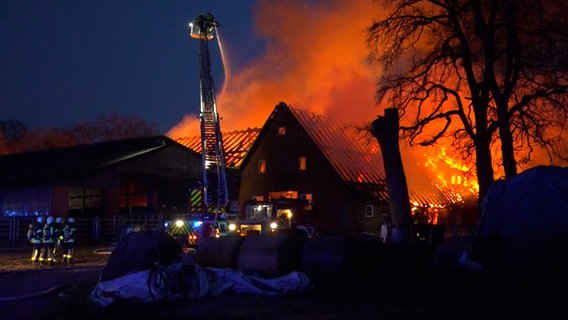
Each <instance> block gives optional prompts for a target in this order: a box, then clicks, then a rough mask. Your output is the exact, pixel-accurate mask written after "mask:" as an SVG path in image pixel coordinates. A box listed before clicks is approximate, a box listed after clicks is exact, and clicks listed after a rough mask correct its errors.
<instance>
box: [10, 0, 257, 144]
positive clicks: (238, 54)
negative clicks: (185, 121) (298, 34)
mask: <svg viewBox="0 0 568 320" xmlns="http://www.w3.org/2000/svg"><path fill="white" fill-rule="evenodd" d="M254 2H255V1H254V0H239V1H234V0H212V1H196V0H191V1H190V0H168V1H161V0H154V1H134V0H52V1H45V0H25V1H24V0H0V39H2V43H3V45H2V50H0V120H8V119H17V120H20V121H22V122H23V123H24V124H26V125H27V126H28V127H30V128H39V127H42V128H67V127H69V126H72V125H74V124H78V123H81V122H85V121H90V120H93V119H95V118H96V117H97V115H99V114H105V115H106V114H110V113H112V112H117V113H119V114H123V115H134V116H137V117H139V118H141V119H143V120H145V121H146V122H147V123H149V124H152V123H155V124H156V125H157V126H158V128H159V130H160V131H161V132H162V133H166V132H167V131H168V130H169V129H171V128H172V127H173V126H174V125H176V124H177V123H178V122H180V121H181V119H182V118H183V116H184V115H186V114H188V113H196V114H197V113H198V112H199V66H198V41H196V40H194V39H191V38H190V37H189V27H188V22H189V21H190V20H193V19H194V18H195V17H196V16H197V15H199V14H200V13H205V12H211V13H212V14H213V15H214V16H215V18H216V19H217V20H218V21H219V23H220V28H219V33H220V36H221V39H222V41H223V42H222V43H223V47H224V49H225V50H228V51H230V58H231V59H230V61H231V68H232V70H238V68H239V65H245V64H246V62H247V61H250V60H253V59H255V58H256V56H257V55H259V54H260V52H261V45H262V44H260V43H259V41H257V39H256V38H255V35H254V31H253V16H252V15H253V5H254ZM211 44H212V45H211V46H210V48H211V52H212V62H213V71H214V73H215V74H214V79H215V86H216V88H218V89H219V88H221V86H222V81H223V78H222V75H223V70H222V66H221V63H220V60H221V59H220V55H219V48H218V47H217V45H216V42H215V43H211Z"/></svg>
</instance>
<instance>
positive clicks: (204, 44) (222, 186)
mask: <svg viewBox="0 0 568 320" xmlns="http://www.w3.org/2000/svg"><path fill="white" fill-rule="evenodd" d="M189 26H190V28H191V37H192V38H194V39H198V40H199V66H200V95H201V110H200V116H199V117H200V122H201V158H202V171H203V185H202V188H203V201H204V202H205V203H204V210H206V211H207V212H208V213H211V211H214V213H215V219H214V222H215V223H217V219H218V216H219V214H221V215H222V214H223V213H226V211H227V209H228V203H229V195H228V191H227V177H226V174H225V156H224V151H223V138H222V135H221V128H220V124H219V115H218V114H217V103H216V100H215V86H214V84H213V75H212V72H211V58H210V56H209V40H211V39H213V33H214V32H215V33H216V32H217V27H218V26H219V23H218V22H217V21H216V20H215V18H214V17H213V15H211V13H207V14H200V15H199V16H197V18H196V19H195V20H194V21H192V22H191V23H190V24H189Z"/></svg>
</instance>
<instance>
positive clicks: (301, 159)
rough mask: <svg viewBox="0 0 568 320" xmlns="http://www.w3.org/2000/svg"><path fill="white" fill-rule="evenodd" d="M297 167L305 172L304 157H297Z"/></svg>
mask: <svg viewBox="0 0 568 320" xmlns="http://www.w3.org/2000/svg"><path fill="white" fill-rule="evenodd" d="M298 166H299V168H300V170H302V171H304V170H306V166H307V164H306V157H299V158H298Z"/></svg>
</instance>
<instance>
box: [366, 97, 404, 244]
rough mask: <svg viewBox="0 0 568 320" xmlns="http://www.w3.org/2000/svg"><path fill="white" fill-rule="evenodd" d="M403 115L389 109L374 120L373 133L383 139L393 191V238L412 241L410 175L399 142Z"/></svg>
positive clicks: (390, 189)
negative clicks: (405, 172) (403, 161)
mask: <svg viewBox="0 0 568 320" xmlns="http://www.w3.org/2000/svg"><path fill="white" fill-rule="evenodd" d="M398 130H399V117H398V110H397V109H392V108H389V109H385V116H378V117H377V119H375V121H373V123H372V134H373V136H374V137H375V138H376V139H377V141H378V142H379V146H380V147H381V153H382V155H383V163H384V169H385V176H386V182H387V190H388V194H389V206H390V215H391V223H392V235H391V242H401V241H402V242H410V241H411V228H412V215H411V213H410V200H409V197H408V186H407V184H406V175H405V174H404V167H403V165H402V158H401V155H400V146H399V142H398Z"/></svg>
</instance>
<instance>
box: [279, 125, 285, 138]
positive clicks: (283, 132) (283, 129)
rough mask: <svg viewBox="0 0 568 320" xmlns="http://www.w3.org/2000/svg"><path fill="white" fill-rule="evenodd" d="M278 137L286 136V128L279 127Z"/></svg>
mask: <svg viewBox="0 0 568 320" xmlns="http://www.w3.org/2000/svg"><path fill="white" fill-rule="evenodd" d="M278 135H279V136H283V135H286V127H278Z"/></svg>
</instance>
